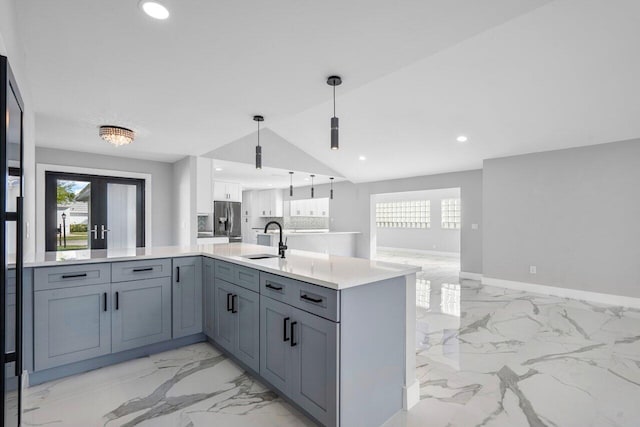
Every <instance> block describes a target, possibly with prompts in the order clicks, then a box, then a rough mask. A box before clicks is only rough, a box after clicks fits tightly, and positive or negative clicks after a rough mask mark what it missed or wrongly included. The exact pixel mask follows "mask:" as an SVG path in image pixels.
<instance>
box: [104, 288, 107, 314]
mask: <svg viewBox="0 0 640 427" xmlns="http://www.w3.org/2000/svg"><path fill="white" fill-rule="evenodd" d="M103 296H104V303H103V304H104V307H103V310H104V311H107V293H106V292H105V293H104V295H103Z"/></svg>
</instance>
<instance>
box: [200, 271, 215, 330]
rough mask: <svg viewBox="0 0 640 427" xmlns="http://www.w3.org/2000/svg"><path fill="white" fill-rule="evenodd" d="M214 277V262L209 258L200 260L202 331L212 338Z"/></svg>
mask: <svg viewBox="0 0 640 427" xmlns="http://www.w3.org/2000/svg"><path fill="white" fill-rule="evenodd" d="M214 277H215V262H214V261H213V260H212V259H211V258H204V259H203V260H202V286H203V296H204V298H203V301H202V302H203V307H202V315H203V319H204V333H205V334H206V335H207V336H208V337H209V338H213V333H214V330H213V325H214V324H215V320H214V317H213V313H214V307H215V303H214V292H215V290H214V286H213V284H214V282H213V280H214V279H213V278H214Z"/></svg>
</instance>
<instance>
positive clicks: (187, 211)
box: [168, 156, 198, 246]
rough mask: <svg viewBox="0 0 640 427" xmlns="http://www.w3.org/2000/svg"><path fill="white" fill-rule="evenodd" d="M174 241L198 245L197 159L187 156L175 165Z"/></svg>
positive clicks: (184, 244)
mask: <svg viewBox="0 0 640 427" xmlns="http://www.w3.org/2000/svg"><path fill="white" fill-rule="evenodd" d="M168 188H173V212H174V214H173V215H174V222H173V223H172V224H171V228H170V229H171V230H173V233H174V235H173V241H174V243H175V244H177V245H180V246H190V245H195V244H196V239H197V234H198V216H197V213H196V157H195V156H187V157H185V158H183V159H182V160H178V161H177V162H175V163H174V164H173V186H172V187H168Z"/></svg>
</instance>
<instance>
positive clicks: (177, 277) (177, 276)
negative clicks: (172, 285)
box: [176, 266, 180, 283]
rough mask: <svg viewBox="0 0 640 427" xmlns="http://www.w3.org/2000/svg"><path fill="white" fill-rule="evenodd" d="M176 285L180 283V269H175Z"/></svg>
mask: <svg viewBox="0 0 640 427" xmlns="http://www.w3.org/2000/svg"><path fill="white" fill-rule="evenodd" d="M176 283H180V267H179V266H178V267H176Z"/></svg>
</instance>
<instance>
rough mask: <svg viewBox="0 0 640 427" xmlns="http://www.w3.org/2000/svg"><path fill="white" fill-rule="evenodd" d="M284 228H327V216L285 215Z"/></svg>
mask: <svg viewBox="0 0 640 427" xmlns="http://www.w3.org/2000/svg"><path fill="white" fill-rule="evenodd" d="M284 228H286V229H289V230H317V229H325V230H328V229H329V218H324V217H316V216H286V217H284Z"/></svg>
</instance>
